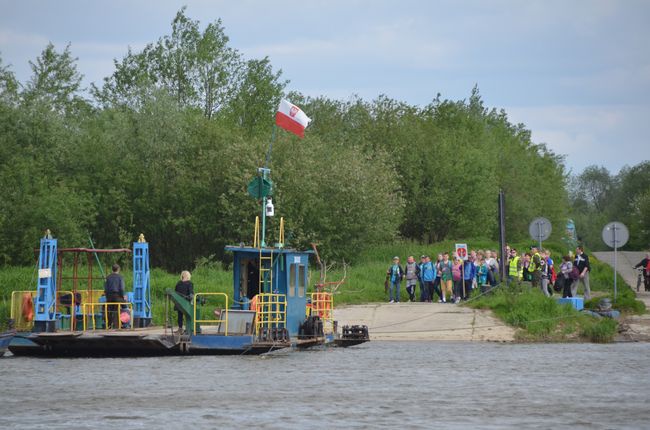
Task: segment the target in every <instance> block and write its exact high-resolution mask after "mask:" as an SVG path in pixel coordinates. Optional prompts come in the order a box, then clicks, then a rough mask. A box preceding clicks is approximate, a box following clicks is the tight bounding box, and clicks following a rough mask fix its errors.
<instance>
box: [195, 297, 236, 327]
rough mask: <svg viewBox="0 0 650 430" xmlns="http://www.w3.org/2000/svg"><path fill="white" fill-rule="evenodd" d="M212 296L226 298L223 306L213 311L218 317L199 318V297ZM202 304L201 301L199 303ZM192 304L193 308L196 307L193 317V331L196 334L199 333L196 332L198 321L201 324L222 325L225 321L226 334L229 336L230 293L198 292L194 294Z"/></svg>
mask: <svg viewBox="0 0 650 430" xmlns="http://www.w3.org/2000/svg"><path fill="white" fill-rule="evenodd" d="M210 296H212V297H214V296H220V297H223V298H224V300H225V303H224V306H223V308H215V309H214V312H213V313H214V316H215V317H217V318H215V319H197V299H198V298H199V297H210ZM200 304H201V302H199V305H200ZM192 305H193V308H194V317H193V321H194V330H193V333H194V334H197V332H196V326H197V323H200V324H212V325H221V324H223V323H225V324H226V325H225V327H224V335H225V336H228V295H227V294H225V293H196V294H194V299H193V300H192ZM217 312H218V314H217ZM224 314H225V318H224ZM199 318H201V317H200V316H199Z"/></svg>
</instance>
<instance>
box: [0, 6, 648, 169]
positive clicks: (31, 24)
mask: <svg viewBox="0 0 650 430" xmlns="http://www.w3.org/2000/svg"><path fill="white" fill-rule="evenodd" d="M183 5H186V6H187V11H186V14H187V15H188V16H189V17H190V18H192V19H197V20H199V21H200V22H201V24H202V26H203V27H204V26H205V25H207V24H208V23H210V22H213V21H215V20H217V19H221V20H222V23H223V25H224V27H225V31H226V34H227V35H228V36H229V37H230V45H231V46H232V47H233V48H236V49H238V50H239V51H240V52H242V53H243V54H244V56H245V57H246V58H263V57H265V56H268V57H269V58H270V60H271V62H272V64H273V66H274V67H275V68H276V69H282V71H283V77H284V78H286V79H288V80H289V81H290V84H289V86H288V89H289V90H297V91H300V92H302V93H303V94H307V95H311V96H319V95H324V96H327V97H330V98H336V99H341V100H348V99H350V98H351V97H354V96H360V97H362V98H364V99H367V100H372V99H374V98H376V97H377V96H379V95H381V94H385V95H387V96H389V97H391V98H394V99H397V100H401V101H404V102H407V103H410V104H414V105H419V106H424V105H426V104H428V103H429V102H431V100H433V99H434V98H435V97H436V95H437V94H438V93H440V94H441V97H442V98H447V99H452V100H461V99H466V98H468V97H469V95H470V92H471V90H472V88H473V87H474V86H475V85H477V86H478V88H479V91H480V94H481V96H482V98H483V100H484V103H485V105H486V106H487V107H489V108H493V107H494V108H497V109H505V110H506V112H507V113H508V117H509V119H510V121H511V122H513V123H523V124H525V126H526V127H527V128H528V129H529V130H531V131H532V137H533V141H534V142H535V143H545V144H546V145H547V146H548V147H549V148H550V149H551V150H552V151H553V152H555V153H556V154H562V155H564V156H565V157H566V158H565V164H566V166H567V167H568V169H569V171H570V172H571V173H574V174H575V173H579V172H581V171H582V170H583V169H584V168H585V167H586V166H589V165H592V164H596V165H602V166H605V167H607V168H608V169H609V170H610V172H612V173H617V172H618V171H619V169H620V168H621V167H623V166H625V165H630V166H631V165H635V164H638V163H639V162H641V161H645V160H648V159H650V25H649V23H650V1H635V0H626V1H599V0H591V1H579V0H572V1H566V0H564V1H556V0H546V1H536V0H529V1H521V0H519V1H510V0H483V1H467V0H457V1H452V0H450V1H437V0H432V1H425V0H421V1H411V0H399V1H382V0H374V1H370V0H367V1H355V0H346V1H339V0H328V1H302V2H298V1H283V0H274V1H272V2H270V1H261V0H260V1H246V0H240V1H220V0H185V1H180V2H178V1H166V0H155V1H154V0H142V1H137V0H128V1H124V0H111V1H107V0H94V1H90V0H75V1H73V0H58V1H37V0H20V1H18V0H14V1H9V0H0V11H2V12H1V13H0V55H1V57H2V61H3V64H4V65H7V64H9V65H11V70H12V71H14V73H16V75H17V77H18V79H19V80H20V81H22V82H25V81H27V80H28V79H29V76H30V72H31V71H30V67H29V61H30V60H31V61H33V60H34V59H35V58H36V57H37V56H38V55H39V54H40V52H41V51H42V50H43V49H44V48H45V46H46V44H47V43H48V42H49V41H51V42H52V43H54V44H55V46H56V47H57V48H58V49H59V50H63V49H64V47H65V45H66V44H67V43H70V44H71V51H72V53H73V55H74V56H76V57H78V58H79V60H78V68H79V71H80V72H81V73H82V74H83V75H84V84H85V85H86V86H88V85H89V84H90V83H91V82H95V83H101V81H102V78H103V77H105V76H108V75H110V74H111V73H112V72H113V59H121V58H122V57H123V56H124V54H125V53H126V52H127V49H128V48H129V47H131V48H132V49H134V50H139V49H142V48H143V47H144V46H145V45H146V44H147V43H150V42H154V41H156V40H157V39H158V38H159V37H161V36H163V35H165V34H168V33H169V32H170V31H171V21H172V19H173V18H174V15H175V14H176V12H177V11H178V10H179V9H180V8H181V7H182V6H183ZM307 114H309V112H307ZM314 120H316V121H317V118H314Z"/></svg>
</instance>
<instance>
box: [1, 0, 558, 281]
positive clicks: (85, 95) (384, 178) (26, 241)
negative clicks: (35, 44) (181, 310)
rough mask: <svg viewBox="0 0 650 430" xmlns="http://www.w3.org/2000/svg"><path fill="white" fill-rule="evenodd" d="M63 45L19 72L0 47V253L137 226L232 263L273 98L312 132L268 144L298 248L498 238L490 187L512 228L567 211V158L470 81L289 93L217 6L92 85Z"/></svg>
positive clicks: (176, 246)
mask: <svg viewBox="0 0 650 430" xmlns="http://www.w3.org/2000/svg"><path fill="white" fill-rule="evenodd" d="M72 52H73V51H72V47H71V46H66V47H64V48H63V49H62V50H61V49H57V47H55V46H54V45H53V44H48V45H47V46H46V47H45V49H44V50H43V52H42V54H41V55H40V56H39V57H38V58H37V59H35V60H34V61H33V62H31V63H30V65H31V68H32V76H31V78H30V79H29V80H28V81H27V82H24V83H19V82H17V80H16V79H15V76H14V74H13V73H12V71H11V68H10V67H9V66H6V65H3V64H1V63H0V124H1V125H0V183H2V184H3V187H1V188H0V265H29V264H31V262H32V258H33V253H32V248H33V247H34V246H35V245H36V244H37V241H38V238H39V237H40V236H42V234H43V231H44V230H45V229H46V228H49V229H51V230H52V232H53V234H54V236H55V237H57V238H58V239H59V240H60V245H61V246H85V245H88V235H89V234H90V236H92V238H93V239H94V241H95V245H96V246H97V247H103V248H111V247H124V246H129V244H130V242H131V241H133V240H134V239H135V238H137V236H138V235H139V234H140V233H144V234H145V236H146V238H147V240H148V241H149V242H150V243H151V244H152V249H153V250H154V252H152V263H153V265H154V266H155V267H160V268H164V269H166V270H169V271H173V272H176V271H179V270H181V269H183V268H192V267H194V266H195V265H196V263H197V261H199V260H200V259H208V260H209V261H218V262H223V263H224V264H226V265H227V264H228V255H227V254H225V253H224V251H223V248H224V245H225V244H228V243H240V242H247V243H249V242H251V240H252V236H253V222H254V218H255V215H257V213H258V210H259V204H258V203H257V202H255V201H254V200H253V199H251V198H250V197H249V196H248V195H247V194H246V185H247V183H248V182H249V181H250V179H251V178H252V176H253V175H255V172H256V169H257V167H259V166H261V165H263V163H264V157H265V153H266V149H267V148H268V144H269V140H270V138H271V134H272V124H273V117H274V114H275V109H276V107H277V105H278V102H279V100H280V99H281V98H282V97H287V98H289V99H290V100H291V101H293V102H295V103H297V104H298V105H300V106H301V108H302V109H303V110H304V111H305V112H307V113H308V114H309V116H310V117H312V118H313V119H314V121H313V124H312V125H311V126H310V128H309V130H308V133H307V136H306V138H305V139H304V140H299V139H298V138H296V137H295V136H292V135H289V134H288V133H285V132H284V131H281V130H279V131H278V133H277V139H276V142H275V144H274V146H273V151H274V152H273V156H272V159H271V167H272V169H273V173H272V176H273V180H274V181H275V185H276V187H275V190H274V203H275V205H276V212H277V215H278V216H284V217H285V219H286V221H287V232H286V238H287V241H288V243H289V244H290V245H292V246H296V247H299V248H305V247H309V244H310V243H311V242H317V243H319V245H320V249H321V252H322V253H323V255H324V256H325V257H327V258H337V259H342V258H345V259H346V260H347V261H350V262H356V259H357V257H358V256H359V255H360V254H361V253H363V252H364V251H366V250H368V249H371V248H372V247H373V246H375V245H377V244H382V243H387V242H391V241H393V240H402V239H405V240H413V241H417V242H424V243H432V242H434V241H441V240H448V239H451V238H455V237H459V236H465V237H476V236H484V237H486V238H489V239H492V240H494V239H495V238H496V234H497V222H496V213H497V204H496V196H497V193H498V190H499V189H503V190H505V192H506V196H507V213H506V216H507V220H508V226H509V237H510V238H511V239H513V240H522V239H524V238H525V237H526V235H527V225H528V222H529V221H530V219H532V218H533V217H535V216H540V215H543V216H546V217H548V218H550V219H551V221H552V222H553V223H554V225H562V224H563V223H564V220H565V218H566V215H567V213H566V208H567V207H568V205H567V202H568V197H567V193H566V191H565V179H566V175H565V169H564V165H563V162H562V159H561V157H558V156H556V155H555V154H553V153H552V152H551V151H549V150H548V149H547V148H546V146H545V145H543V144H538V143H534V142H533V141H532V140H531V133H530V131H529V130H527V129H526V128H525V127H524V126H523V125H521V124H513V123H511V122H510V120H509V119H508V116H507V114H506V112H504V111H503V110H501V111H500V110H497V109H493V108H488V107H486V106H484V104H483V100H482V99H481V96H480V94H479V91H478V88H474V89H472V91H471V94H470V95H469V97H468V98H467V99H466V100H458V101H455V100H446V99H443V98H441V97H440V96H439V95H437V94H435V93H433V92H432V93H431V100H432V101H431V103H429V104H428V105H426V106H412V105H408V104H406V103H403V102H399V101H397V100H392V99H389V98H387V97H385V96H380V97H378V98H377V99H375V100H372V101H366V100H362V99H359V98H354V97H353V98H351V99H348V101H345V102H342V101H336V100H332V99H328V98H326V97H315V98H312V97H306V96H304V95H301V94H298V93H290V94H287V92H286V91H285V88H286V84H287V81H286V79H285V78H284V77H283V75H282V73H281V71H280V70H277V69H276V68H274V67H273V65H272V64H271V63H270V61H269V59H268V58H261V59H247V58H245V57H244V56H243V54H242V53H241V52H239V51H238V50H237V49H236V48H235V47H233V46H231V44H230V41H229V39H228V37H227V35H226V33H225V28H224V26H223V24H222V23H221V21H219V20H217V21H214V22H211V23H209V24H207V25H201V23H200V22H198V21H196V20H193V19H191V18H189V17H188V16H186V15H185V10H184V9H181V10H180V11H179V12H178V14H177V15H176V17H175V18H174V20H173V22H172V25H171V31H170V32H169V34H167V35H163V36H162V37H160V38H159V39H158V40H156V41H154V42H152V43H150V44H148V45H146V46H145V47H144V48H143V49H141V50H129V51H128V52H126V53H125V55H124V56H123V57H122V58H120V59H116V61H115V69H114V71H113V72H112V73H111V74H110V76H107V77H106V78H105V79H104V80H103V82H101V83H97V84H96V85H93V86H92V88H90V90H89V91H84V89H83V88H81V80H82V76H81V75H80V73H79V72H78V70H77V59H76V58H75V57H74V55H73V54H72ZM531 195H534V196H535V197H534V198H530V196H531ZM542 208H543V209H542ZM278 221H279V220H278V217H275V218H273V219H271V220H270V226H269V231H270V234H271V240H273V235H274V234H276V232H277V230H278V225H277V223H278ZM554 230H555V231H556V236H557V238H559V236H560V235H561V234H562V229H561V228H556V229H554ZM382 258H383V257H382Z"/></svg>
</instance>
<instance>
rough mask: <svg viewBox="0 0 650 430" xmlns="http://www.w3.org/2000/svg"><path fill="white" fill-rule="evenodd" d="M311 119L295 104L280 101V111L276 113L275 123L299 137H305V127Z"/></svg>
mask: <svg viewBox="0 0 650 430" xmlns="http://www.w3.org/2000/svg"><path fill="white" fill-rule="evenodd" d="M310 122H311V119H310V118H309V117H308V116H307V115H305V113H304V112H303V111H302V110H300V108H299V107H298V106H296V105H294V104H291V103H289V102H288V101H286V100H284V99H283V100H282V101H280V106H278V111H277V112H276V113H275V123H276V124H277V125H278V126H279V127H282V128H284V129H285V130H287V131H289V132H291V133H293V134H295V135H296V136H298V137H305V127H307V126H308V125H309V123H310Z"/></svg>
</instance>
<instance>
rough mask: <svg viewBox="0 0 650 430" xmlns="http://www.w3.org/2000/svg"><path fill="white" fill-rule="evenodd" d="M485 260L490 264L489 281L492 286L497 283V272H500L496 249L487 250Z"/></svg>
mask: <svg viewBox="0 0 650 430" xmlns="http://www.w3.org/2000/svg"><path fill="white" fill-rule="evenodd" d="M485 262H486V263H487V265H488V283H489V284H490V285H491V286H493V287H494V286H496V285H497V277H496V274H497V273H498V272H499V264H498V263H497V259H496V251H490V250H489V249H488V250H486V251H485Z"/></svg>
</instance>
